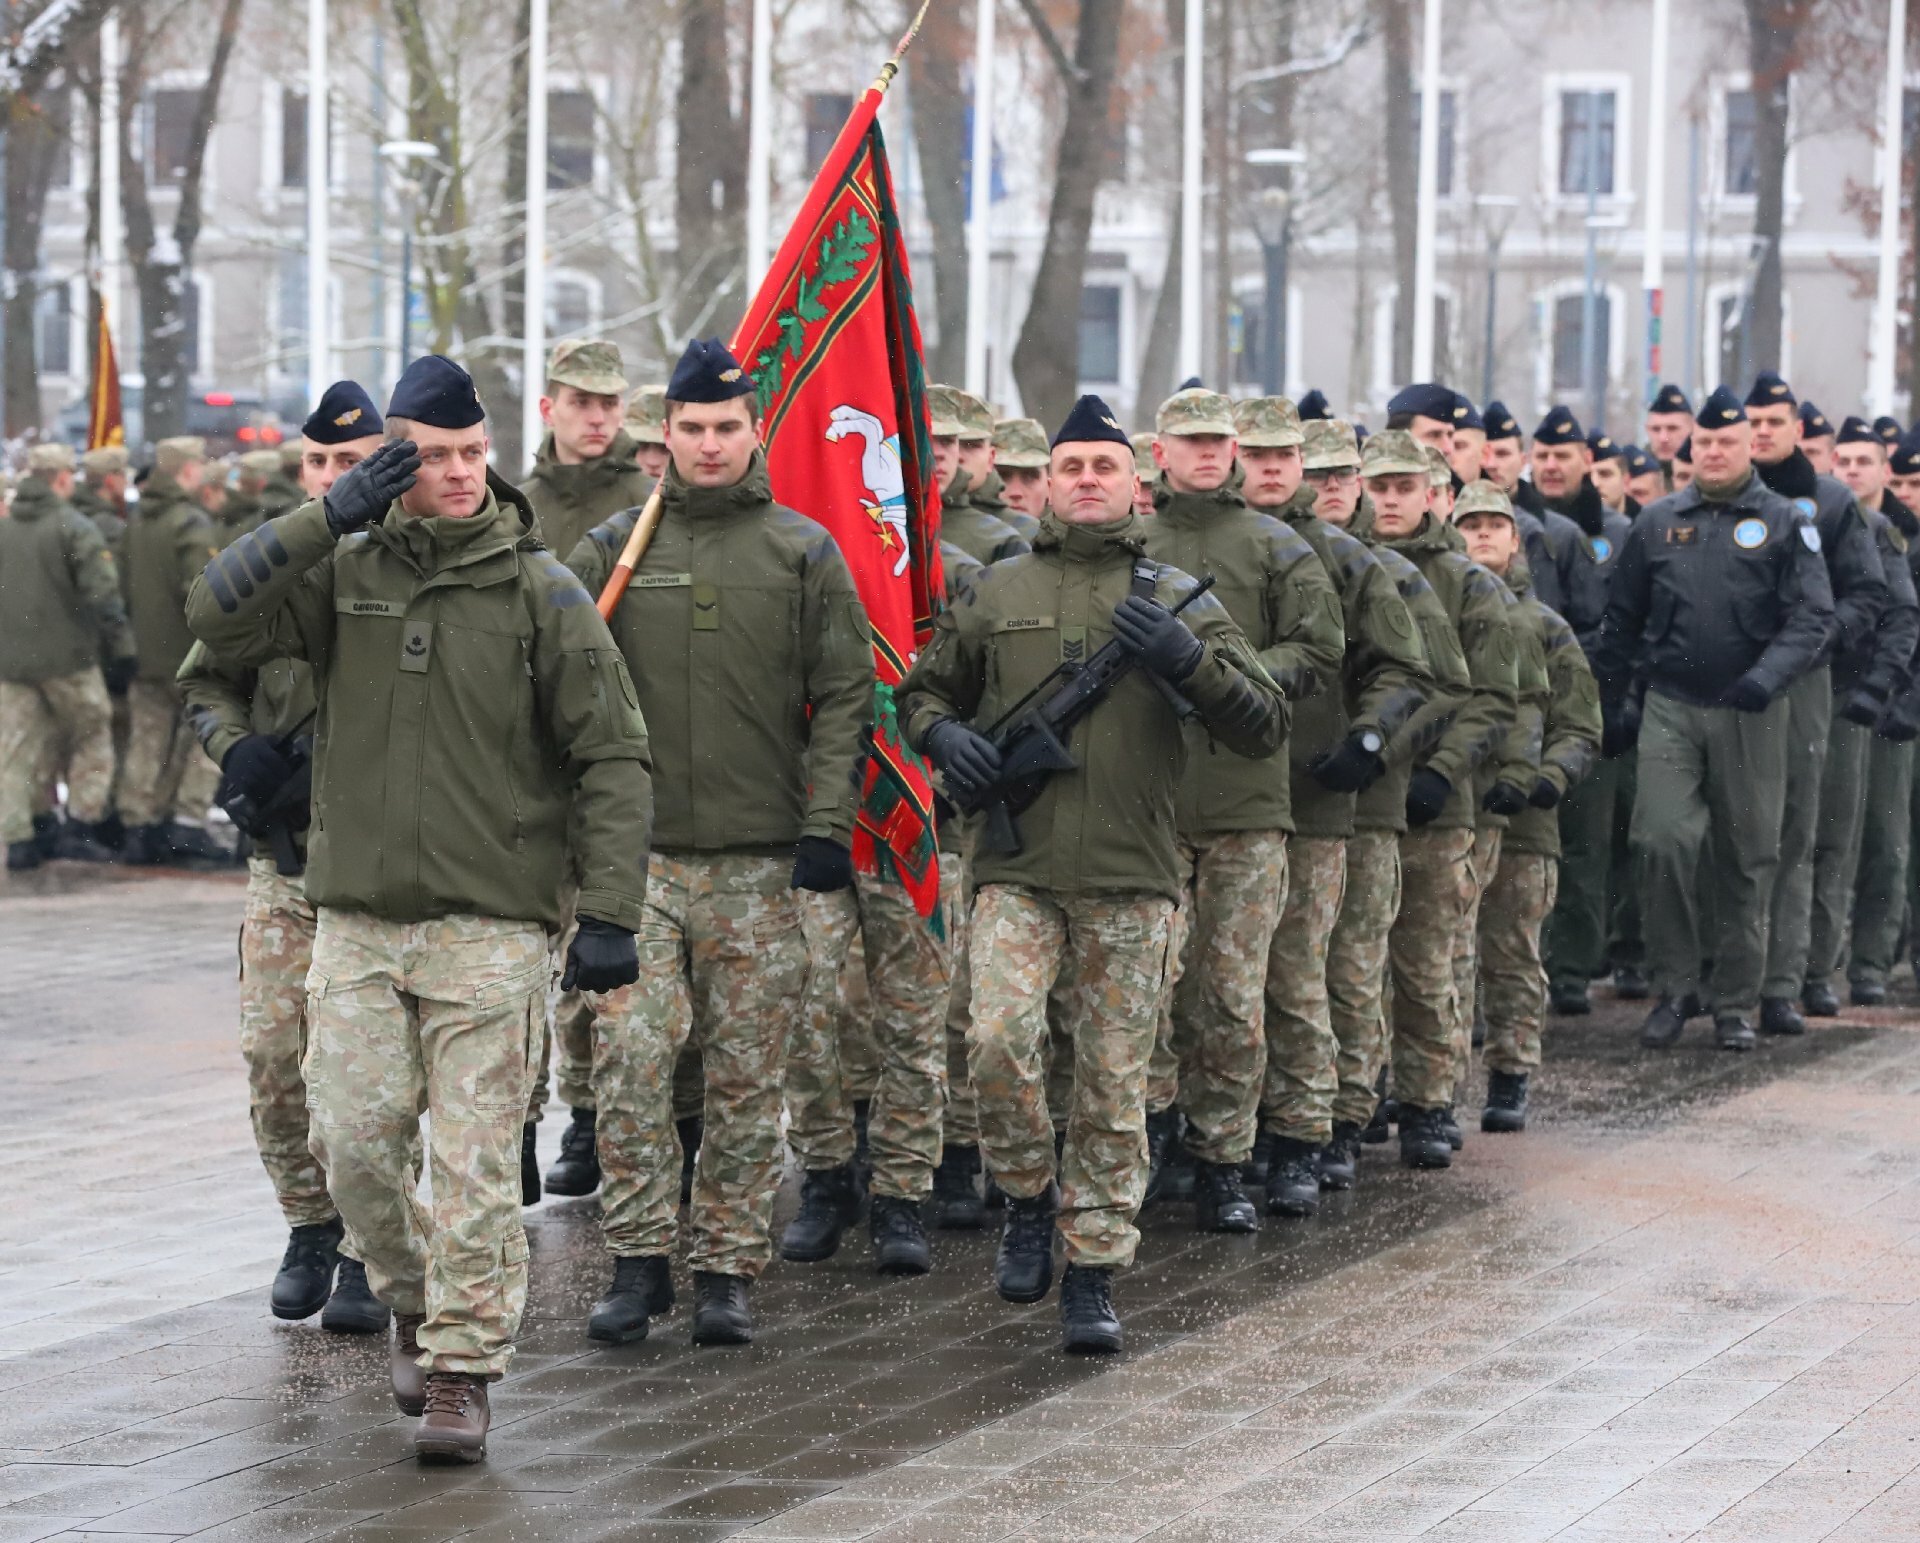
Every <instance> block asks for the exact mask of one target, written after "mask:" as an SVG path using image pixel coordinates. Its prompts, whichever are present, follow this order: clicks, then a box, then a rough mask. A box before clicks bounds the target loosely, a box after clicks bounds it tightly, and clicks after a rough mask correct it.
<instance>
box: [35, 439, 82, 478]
mask: <svg viewBox="0 0 1920 1543" xmlns="http://www.w3.org/2000/svg"><path fill="white" fill-rule="evenodd" d="M27 470H28V471H30V472H45V471H51V472H62V471H72V470H73V446H72V445H62V444H50V445H34V446H32V447H31V448H30V449H28V451H27Z"/></svg>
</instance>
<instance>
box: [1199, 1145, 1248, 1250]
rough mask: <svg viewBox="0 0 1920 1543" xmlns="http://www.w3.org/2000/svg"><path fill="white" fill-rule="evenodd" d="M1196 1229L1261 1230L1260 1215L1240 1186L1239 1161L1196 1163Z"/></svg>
mask: <svg viewBox="0 0 1920 1543" xmlns="http://www.w3.org/2000/svg"><path fill="white" fill-rule="evenodd" d="M1193 1179H1194V1184H1193V1230H1194V1231H1195V1232H1258V1231H1259V1230H1260V1215H1259V1213H1258V1212H1257V1211H1255V1210H1254V1208H1253V1202H1252V1201H1251V1200H1249V1199H1248V1198H1247V1192H1246V1191H1245V1190H1244V1189H1242V1188H1241V1187H1240V1165H1239V1164H1238V1163H1207V1162H1198V1161H1196V1162H1195V1163H1194V1165H1193Z"/></svg>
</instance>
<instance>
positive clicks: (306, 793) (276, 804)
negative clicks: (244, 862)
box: [215, 723, 313, 879]
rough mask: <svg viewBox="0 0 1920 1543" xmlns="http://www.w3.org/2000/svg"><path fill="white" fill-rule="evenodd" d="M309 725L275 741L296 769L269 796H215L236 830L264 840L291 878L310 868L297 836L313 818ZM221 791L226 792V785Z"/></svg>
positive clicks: (311, 748)
mask: <svg viewBox="0 0 1920 1543" xmlns="http://www.w3.org/2000/svg"><path fill="white" fill-rule="evenodd" d="M305 728H306V725H305V724H304V723H302V724H300V725H298V726H297V727H295V728H294V729H293V730H292V731H290V732H289V733H287V734H283V735H282V736H281V737H280V738H279V739H276V740H275V741H274V742H273V748H274V749H275V750H277V751H279V752H280V754H281V755H282V756H283V757H285V758H286V761H287V763H288V764H289V765H290V766H292V767H293V771H292V772H291V773H290V774H289V775H288V777H287V780H286V781H284V782H282V783H281V784H280V786H279V787H277V788H275V789H274V790H273V792H271V793H270V794H268V795H267V797H266V798H264V799H255V798H254V797H253V795H252V794H250V793H230V794H226V796H225V797H220V796H218V795H216V798H215V801H216V802H217V803H218V804H219V805H220V807H221V808H222V809H224V810H226V812H227V818H228V819H230V820H232V821H233V824H234V828H235V829H236V830H238V831H240V832H241V833H242V834H244V835H246V836H248V837H250V838H251V839H253V840H254V841H264V842H265V843H266V844H267V845H268V846H269V847H270V848H271V849H272V851H273V865H274V867H276V868H277V869H279V870H280V872H281V874H282V875H283V876H284V877H286V878H289V879H297V878H298V877H299V876H300V875H301V874H302V873H304V872H305V871H306V867H307V865H306V864H305V863H304V862H302V861H301V859H300V852H299V849H298V848H297V847H295V846H294V844H293V838H294V835H295V833H296V832H299V831H303V830H305V829H306V828H307V826H308V825H309V824H310V823H311V822H312V819H313V812H312V804H313V735H312V734H311V733H306V732H303V731H304V730H305ZM220 792H221V793H223V794H224V793H226V789H225V788H224V787H222V788H221V790H220Z"/></svg>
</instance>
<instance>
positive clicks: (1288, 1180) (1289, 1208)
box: [1267, 1136, 1320, 1216]
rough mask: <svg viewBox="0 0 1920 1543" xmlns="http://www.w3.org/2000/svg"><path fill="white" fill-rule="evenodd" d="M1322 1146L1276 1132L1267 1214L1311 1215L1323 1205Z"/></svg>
mask: <svg viewBox="0 0 1920 1543" xmlns="http://www.w3.org/2000/svg"><path fill="white" fill-rule="evenodd" d="M1319 1154H1320V1149H1319V1148H1318V1147H1317V1146H1315V1145H1314V1144H1313V1143H1312V1142H1311V1141H1296V1140H1295V1139H1294V1138H1293V1137H1291V1136H1276V1137H1275V1138H1274V1142H1273V1166H1272V1167H1271V1168H1269V1169H1268V1170H1267V1215H1269V1216H1311V1215H1313V1213H1314V1212H1315V1211H1317V1210H1319V1209H1320V1170H1319V1169H1318V1168H1316V1167H1315V1166H1314V1160H1315V1158H1317V1157H1318V1156H1319Z"/></svg>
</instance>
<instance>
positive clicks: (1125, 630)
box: [1113, 595, 1207, 686]
mask: <svg viewBox="0 0 1920 1543" xmlns="http://www.w3.org/2000/svg"><path fill="white" fill-rule="evenodd" d="M1113 632H1114V636H1115V637H1117V638H1119V640H1120V645H1121V647H1123V648H1125V649H1126V650H1127V651H1128V652H1129V653H1135V654H1138V655H1139V656H1140V662H1141V663H1142V664H1144V665H1145V666H1146V667H1147V668H1148V669H1150V670H1152V671H1153V673H1154V674H1156V675H1158V676H1159V677H1160V678H1161V679H1162V680H1164V681H1167V682H1168V683H1169V684H1171V685H1175V686H1177V685H1179V684H1180V683H1181V682H1182V681H1184V680H1185V679H1186V678H1187V677H1188V676H1189V675H1191V674H1192V673H1193V672H1194V671H1195V670H1196V669H1198V668H1199V666H1200V661H1201V660H1202V659H1204V658H1205V657H1206V654H1207V651H1206V648H1205V647H1204V646H1203V645H1202V644H1201V642H1200V640H1199V639H1198V638H1197V637H1195V636H1194V635H1193V630H1192V629H1191V628H1190V627H1188V626H1187V624H1186V623H1185V622H1183V621H1182V620H1181V619H1180V618H1179V617H1177V616H1175V615H1174V614H1173V612H1171V611H1169V610H1168V609H1167V608H1166V607H1165V606H1164V605H1162V604H1160V602H1159V601H1157V600H1148V599H1146V598H1145V597H1144V596H1142V595H1128V596H1127V598H1126V599H1124V600H1122V601H1121V602H1120V603H1119V604H1118V605H1117V606H1115V607H1114V608H1113Z"/></svg>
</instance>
